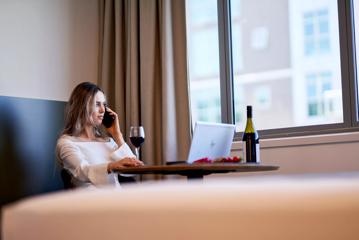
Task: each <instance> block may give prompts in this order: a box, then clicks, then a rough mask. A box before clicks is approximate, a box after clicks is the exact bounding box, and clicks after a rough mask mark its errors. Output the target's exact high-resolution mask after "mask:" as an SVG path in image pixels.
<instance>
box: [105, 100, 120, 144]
mask: <svg viewBox="0 0 359 240" xmlns="http://www.w3.org/2000/svg"><path fill="white" fill-rule="evenodd" d="M102 124H103V125H104V126H105V127H106V130H107V132H108V133H110V134H111V136H112V137H113V139H114V140H115V141H116V143H117V145H118V146H121V145H122V144H123V143H124V142H125V141H124V139H123V136H122V133H121V129H120V124H119V121H118V116H117V114H116V113H115V112H114V111H112V110H111V109H110V108H109V107H106V111H105V114H104V117H103V120H102Z"/></svg>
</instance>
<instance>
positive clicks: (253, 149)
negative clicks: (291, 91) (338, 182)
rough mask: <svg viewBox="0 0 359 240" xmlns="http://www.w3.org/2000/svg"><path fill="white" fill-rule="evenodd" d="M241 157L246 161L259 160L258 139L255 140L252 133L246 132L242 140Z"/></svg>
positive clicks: (254, 161) (255, 161)
mask: <svg viewBox="0 0 359 240" xmlns="http://www.w3.org/2000/svg"><path fill="white" fill-rule="evenodd" d="M243 159H244V162H248V163H259V162H260V148H259V140H258V139H257V140H255V135H254V134H246V137H245V139H244V141H243Z"/></svg>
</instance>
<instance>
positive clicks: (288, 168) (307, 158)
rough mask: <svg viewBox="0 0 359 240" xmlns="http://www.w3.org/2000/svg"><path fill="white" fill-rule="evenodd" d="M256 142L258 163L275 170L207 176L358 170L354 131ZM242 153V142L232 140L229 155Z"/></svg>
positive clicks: (357, 137) (358, 136) (358, 147)
mask: <svg viewBox="0 0 359 240" xmlns="http://www.w3.org/2000/svg"><path fill="white" fill-rule="evenodd" d="M260 144H261V161H262V163H263V164H268V165H276V166H279V167H280V168H279V170H277V171H271V172H265V173H263V172H258V173H232V174H227V175H218V176H210V178H215V177H228V176H255V175H262V174H270V175H278V174H307V173H308V174H311V173H320V174H321V173H332V172H350V171H359V157H358V156H359V133H358V132H354V133H339V134H328V135H314V136H305V137H293V138H281V139H264V140H261V141H260ZM242 153H243V152H242V143H241V142H235V143H234V144H233V147H232V155H237V156H238V155H239V156H240V155H241V154H242Z"/></svg>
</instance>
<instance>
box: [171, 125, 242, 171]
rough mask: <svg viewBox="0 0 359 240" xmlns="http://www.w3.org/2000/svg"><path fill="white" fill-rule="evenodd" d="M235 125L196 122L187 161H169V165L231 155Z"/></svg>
mask: <svg viewBox="0 0 359 240" xmlns="http://www.w3.org/2000/svg"><path fill="white" fill-rule="evenodd" d="M234 133H235V125H233V124H224V123H207V122H196V125H195V127H194V132H193V138H192V143H191V147H190V150H189V153H188V158H187V161H176V162H167V164H168V165H172V164H181V163H193V162H194V161H196V160H198V159H201V158H206V157H208V158H209V159H215V158H218V157H228V156H229V155H230V151H231V147H232V142H233V137H234Z"/></svg>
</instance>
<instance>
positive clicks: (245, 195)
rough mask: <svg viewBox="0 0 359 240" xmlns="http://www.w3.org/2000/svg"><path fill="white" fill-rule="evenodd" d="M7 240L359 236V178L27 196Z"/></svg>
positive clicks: (6, 219) (168, 184)
mask: <svg viewBox="0 0 359 240" xmlns="http://www.w3.org/2000/svg"><path fill="white" fill-rule="evenodd" d="M2 231H3V232H2V237H3V240H20V239H28V240H31V239H34V240H35V239H36V240H39V239H52V240H57V239H66V240H71V239H86V240H92V239H106V240H111V239H131V240H133V239H148V240H152V239H153V240H154V239H206V240H212V239H213V240H214V239H216V240H218V239H258V240H259V239H267V240H268V239H269V240H272V239H273V240H274V239H276V240H278V239H316V240H318V239H323V240H324V239H325V240H330V239H346V240H348V239H349V240H350V239H353V240H354V239H359V173H357V172H352V173H337V174H326V175H315V174H314V175H300V176H266V177H246V178H231V179H221V180H207V181H204V182H196V181H193V182H176V181H163V182H156V183H144V184H137V185H133V186H132V187H126V188H124V189H123V190H114V189H102V190H75V191H67V192H59V193H52V194H47V195H43V196H38V197H32V198H28V199H25V200H22V201H19V202H17V203H14V204H11V205H7V206H6V207H5V208H4V211H3V226H2Z"/></svg>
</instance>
